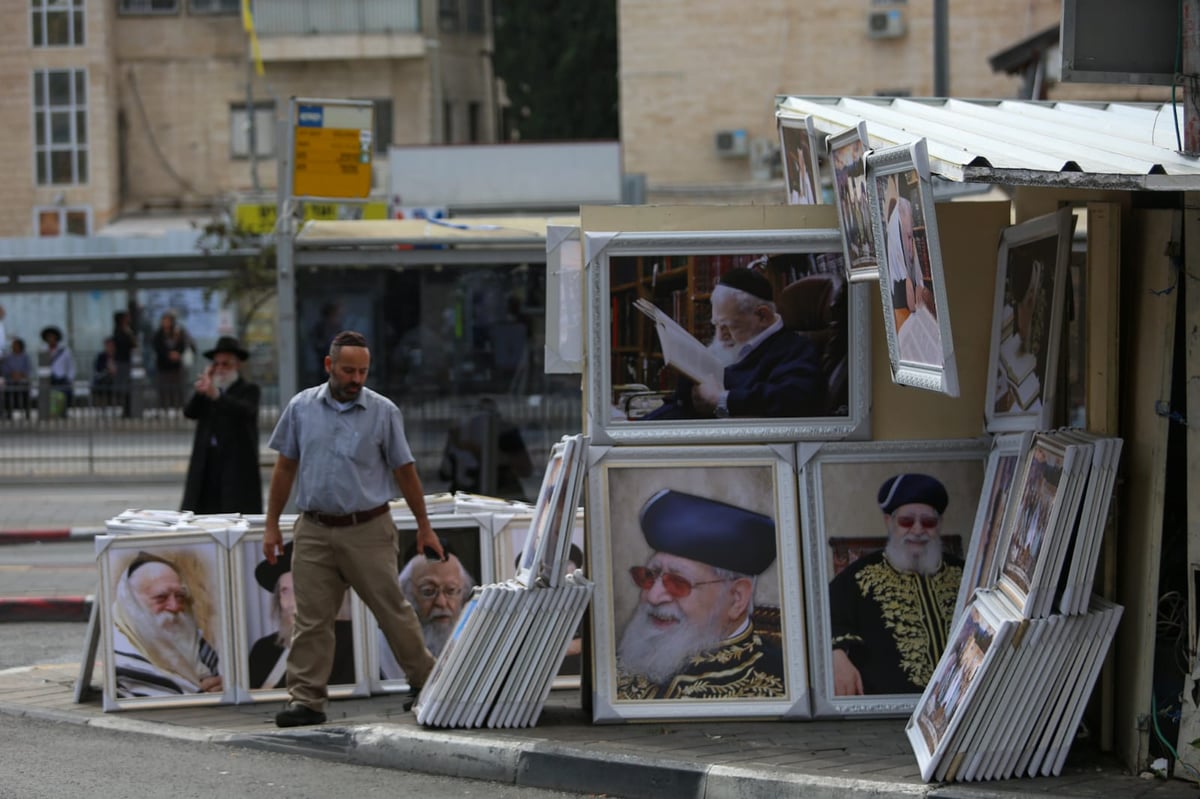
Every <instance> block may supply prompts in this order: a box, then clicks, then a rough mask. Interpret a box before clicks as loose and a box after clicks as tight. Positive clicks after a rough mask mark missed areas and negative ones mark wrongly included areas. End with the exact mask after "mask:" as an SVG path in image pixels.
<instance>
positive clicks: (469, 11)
mask: <svg viewBox="0 0 1200 799" xmlns="http://www.w3.org/2000/svg"><path fill="white" fill-rule="evenodd" d="M464 16H465V17H466V20H465V27H466V29H467V33H483V27H484V26H483V0H466V14H465V15H464Z"/></svg>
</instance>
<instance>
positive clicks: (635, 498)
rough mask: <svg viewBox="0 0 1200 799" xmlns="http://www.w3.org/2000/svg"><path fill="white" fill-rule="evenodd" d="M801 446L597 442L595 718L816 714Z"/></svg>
mask: <svg viewBox="0 0 1200 799" xmlns="http://www.w3.org/2000/svg"><path fill="white" fill-rule="evenodd" d="M794 451H795V450H794V447H770V446H761V445H760V446H754V445H742V446H722V447H706V448H703V449H701V448H697V447H610V448H603V449H601V450H597V449H595V448H593V455H594V456H595V460H594V462H593V464H592V466H591V468H590V469H589V471H588V504H587V507H588V524H589V525H590V527H589V529H590V533H589V535H590V536H591V540H590V544H591V546H592V554H591V561H590V563H591V567H592V571H593V572H594V573H595V576H594V578H593V579H594V581H595V583H596V585H597V586H598V588H597V590H596V599H595V601H594V602H593V604H592V617H593V623H594V636H593V644H594V646H593V655H594V672H593V673H594V675H595V679H594V686H593V719H594V720H595V721H597V722H616V721H633V720H649V719H673V718H674V719H700V718H807V717H808V716H809V715H810V706H809V695H808V694H809V691H808V673H807V664H806V659H805V638H806V632H805V620H804V615H803V610H802V608H803V604H802V602H801V593H800V592H801V590H802V586H801V582H802V581H801V580H800V578H799V575H800V569H799V552H798V540H799V530H798V528H797V524H796V514H795V497H796V492H795V471H794Z"/></svg>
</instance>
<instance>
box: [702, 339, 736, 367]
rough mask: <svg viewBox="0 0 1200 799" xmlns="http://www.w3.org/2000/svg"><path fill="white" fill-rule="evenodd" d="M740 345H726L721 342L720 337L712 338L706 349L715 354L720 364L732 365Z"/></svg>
mask: <svg viewBox="0 0 1200 799" xmlns="http://www.w3.org/2000/svg"><path fill="white" fill-rule="evenodd" d="M739 349H740V347H738V345H736V344H731V345H729V346H726V345H725V344H723V343H721V339H719V338H714V339H713V340H712V342H711V343H710V344H709V345H708V351H709V352H711V353H712V354H713V355H714V356H716V359H717V361H718V362H719V363H720V364H721V366H733V365H734V364H735V363H737V360H738V350H739Z"/></svg>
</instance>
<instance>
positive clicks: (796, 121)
mask: <svg viewBox="0 0 1200 799" xmlns="http://www.w3.org/2000/svg"><path fill="white" fill-rule="evenodd" d="M776 120H777V123H776V124H777V125H778V127H779V154H780V157H781V158H783V183H784V188H785V190H786V192H787V195H786V196H787V204H788V205H817V204H819V203H820V202H821V162H820V158H819V157H818V153H819V152H820V151H821V149H822V148H821V142H819V141H818V139H817V130H816V126H815V125H814V124H813V121H812V117H808V116H806V117H782V116H777V117H776Z"/></svg>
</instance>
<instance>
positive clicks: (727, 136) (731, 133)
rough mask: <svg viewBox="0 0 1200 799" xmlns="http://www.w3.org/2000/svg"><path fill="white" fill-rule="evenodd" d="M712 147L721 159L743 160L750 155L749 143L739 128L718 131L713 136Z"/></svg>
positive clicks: (743, 131)
mask: <svg viewBox="0 0 1200 799" xmlns="http://www.w3.org/2000/svg"><path fill="white" fill-rule="evenodd" d="M713 145H714V146H715V147H716V150H717V155H719V156H720V157H722V158H745V157H746V156H747V155H749V154H750V142H749V140H748V139H747V138H746V131H745V130H743V129H741V128H738V129H737V130H718V131H717V132H716V134H715V135H714V136H713Z"/></svg>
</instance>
